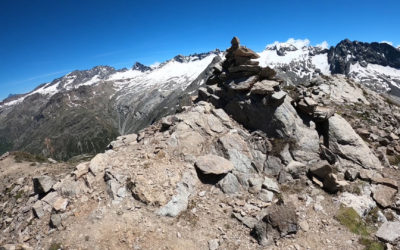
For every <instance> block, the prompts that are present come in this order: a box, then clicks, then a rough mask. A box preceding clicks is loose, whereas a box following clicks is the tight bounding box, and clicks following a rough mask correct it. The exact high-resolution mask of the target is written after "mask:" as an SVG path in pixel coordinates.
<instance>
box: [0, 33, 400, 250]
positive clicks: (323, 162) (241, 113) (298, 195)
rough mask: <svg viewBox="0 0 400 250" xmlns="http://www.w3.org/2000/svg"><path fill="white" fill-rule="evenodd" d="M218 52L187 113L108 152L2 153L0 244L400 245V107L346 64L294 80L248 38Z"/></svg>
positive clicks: (185, 103)
mask: <svg viewBox="0 0 400 250" xmlns="http://www.w3.org/2000/svg"><path fill="white" fill-rule="evenodd" d="M208 59H210V60H212V62H213V63H212V64H211V65H209V66H208V67H207V68H206V69H205V70H203V71H202V73H201V77H198V79H196V80H195V81H193V85H192V87H193V86H194V85H196V86H202V87H200V88H199V89H198V92H197V95H196V94H195V93H193V90H192V91H187V92H184V93H185V94H188V96H186V99H184V100H183V98H182V103H181V104H180V110H179V112H176V113H172V114H170V115H168V116H165V117H163V118H162V119H160V120H156V119H155V121H154V122H152V124H151V125H149V126H147V127H145V128H144V129H142V130H140V131H139V132H138V133H130V134H125V135H121V136H118V137H117V138H116V139H115V140H113V141H112V142H111V143H110V144H109V145H108V146H107V148H106V149H105V151H104V153H99V154H97V155H95V156H94V157H93V158H91V159H81V160H80V161H79V162H78V163H76V164H75V163H72V162H74V161H70V163H68V164H66V163H57V162H55V161H54V160H52V159H47V160H46V159H40V160H42V161H45V162H43V163H34V164H32V163H28V162H25V161H26V160H31V159H32V158H33V157H32V156H29V155H28V156H26V155H24V154H22V155H21V154H18V153H12V154H5V155H2V156H0V169H2V170H3V169H5V170H6V171H0V177H1V179H2V180H3V181H2V185H3V186H0V187H1V189H0V205H1V208H2V210H1V216H0V222H1V223H0V229H1V230H2V237H1V238H0V245H6V247H7V248H9V249H15V248H25V249H29V248H30V246H35V248H39V249H42V248H45V249H48V248H71V249H75V248H93V247H100V248H101V247H107V248H110V249H125V248H127V249H130V248H132V247H133V248H137V249H139V248H144V249H148V248H150V249H152V248H155V249H161V248H165V247H168V248H175V247H176V248H181V247H183V248H185V249H207V248H208V249H213V250H215V249H218V248H220V249H233V248H235V249H257V248H260V246H258V245H257V244H260V245H262V246H264V247H268V248H277V249H292V248H297V249H300V248H301V247H304V248H310V249H322V248H332V249H348V248H356V249H361V248H362V245H361V244H374V245H378V246H379V247H380V248H383V243H382V242H384V243H385V244H386V243H387V244H388V245H387V246H388V247H394V246H396V247H399V246H400V245H399V239H400V232H399V230H398V227H399V224H400V216H399V212H398V211H400V194H399V192H398V189H399V181H400V174H399V172H398V168H399V167H400V165H399V164H400V162H399V159H400V139H399V136H400V130H399V127H400V108H399V107H397V106H395V105H388V102H387V100H386V99H385V98H383V97H382V96H380V95H378V94H376V93H374V92H372V91H370V90H368V89H365V88H363V87H361V86H360V85H358V84H356V83H354V82H352V81H351V80H349V79H348V78H346V77H345V76H341V75H339V76H338V75H334V76H326V75H318V76H315V77H313V78H312V79H310V80H308V81H305V82H304V83H303V84H300V85H297V86H295V85H288V84H287V82H286V81H285V79H282V78H280V76H279V75H278V74H276V73H277V72H276V71H275V70H274V69H272V68H270V67H268V66H261V65H260V63H259V61H257V59H260V58H259V55H258V54H257V53H255V52H254V51H253V50H251V49H249V48H247V47H245V46H243V45H240V42H239V39H238V38H234V39H232V43H231V47H230V48H228V49H227V50H226V52H225V59H224V60H220V59H221V58H218V57H214V58H212V59H211V58H208ZM195 62H198V60H196V61H195ZM171 64H176V63H171ZM208 64H209V62H208ZM179 66H182V64H179ZM183 66H187V65H186V64H184V65H183ZM184 69H185V68H184ZM158 70H162V68H159V69H158ZM124 73H126V72H124ZM130 73H131V72H130ZM137 73H138V72H135V74H137ZM144 75H145V76H146V77H147V75H148V74H144ZM140 76H141V77H142V75H140ZM157 79H159V78H157ZM201 82H204V83H205V85H202V84H201ZM146 83H148V82H146ZM173 84H175V83H173ZM107 86H108V85H105V87H107ZM156 87H157V89H158V88H159V86H156ZM90 92H91V91H90ZM150 92H152V93H154V92H157V91H154V90H153V89H152V91H150ZM189 94H192V96H189ZM142 96H144V97H145V98H150V99H151V100H152V101H154V99H155V98H156V97H157V96H154V95H150V96H145V95H142ZM142 96H141V97H142ZM65 99H67V98H65ZM129 99H132V98H130V97H129ZM107 100H109V99H108V98H107ZM193 100H194V102H192V101H193ZM107 104H108V102H107ZM166 104H168V106H169V104H170V103H168V102H164V101H162V102H160V105H159V106H157V107H159V108H156V109H157V110H161V109H162V108H161V107H165V106H166ZM172 104H173V105H172V107H175V102H173V103H172ZM93 105H102V102H95V103H93ZM142 106H144V105H140V107H142ZM169 107H171V106H169ZM122 108H123V107H121V109H122ZM126 109H129V107H127V108H126ZM104 110H106V108H105V106H103V107H102V108H101V109H100V112H99V113H97V114H96V116H95V117H91V118H92V119H88V120H85V121H84V124H85V125H86V126H88V122H90V121H92V120H98V119H101V118H102V117H101V114H103V113H104ZM121 114H122V112H121V113H120V114H119V115H121ZM134 115H136V116H142V117H145V112H142V113H140V112H139V111H137V112H135V113H134ZM78 118H79V119H78V120H77V121H79V120H80V119H81V118H85V116H81V117H79V116H78ZM145 118H147V117H145ZM38 119H39V120H40V119H44V118H40V117H39V118H38ZM101 121H102V122H105V121H106V119H104V120H101ZM46 143H47V144H48V146H49V149H51V146H52V144H51V140H50V139H48V140H46ZM17 159H18V160H20V161H21V162H16V160H17ZM21 159H22V160H21ZM70 164H73V166H72V169H71V165H70ZM20 169H23V170H24V171H20ZM354 225H357V226H359V227H360V229H359V230H362V232H363V233H362V234H361V235H359V234H355V233H354V232H355V231H354ZM370 226H371V228H373V227H379V230H377V231H376V232H371V231H370V229H369V227H370ZM372 226H373V227H372ZM49 232H51V234H50V233H49ZM358 232H359V231H356V233H358ZM250 237H254V239H255V240H254V239H251V238H250ZM238 239H239V240H238ZM327 239H328V240H327ZM54 242H56V243H54ZM58 242H60V243H58ZM365 242H367V243H365ZM371 242H372V243H371ZM16 243H19V244H16ZM300 245H301V247H300ZM7 248H6V249H7Z"/></svg>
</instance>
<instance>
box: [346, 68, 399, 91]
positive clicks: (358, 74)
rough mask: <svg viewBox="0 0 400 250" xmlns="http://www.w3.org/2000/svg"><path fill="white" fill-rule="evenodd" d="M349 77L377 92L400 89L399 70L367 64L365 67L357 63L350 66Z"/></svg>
mask: <svg viewBox="0 0 400 250" xmlns="http://www.w3.org/2000/svg"><path fill="white" fill-rule="evenodd" d="M349 76H350V77H351V78H353V79H354V80H356V81H359V82H361V83H363V84H364V85H366V86H368V87H371V88H374V89H376V90H378V91H390V90H391V87H396V88H400V69H395V68H392V67H389V66H382V65H378V64H371V63H369V64H368V65H367V66H366V67H363V66H361V65H360V63H359V62H356V63H355V64H352V65H350V72H349Z"/></svg>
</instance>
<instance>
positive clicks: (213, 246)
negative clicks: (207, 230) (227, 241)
mask: <svg viewBox="0 0 400 250" xmlns="http://www.w3.org/2000/svg"><path fill="white" fill-rule="evenodd" d="M218 248H219V241H218V239H213V240H209V241H208V249H210V250H217V249H218Z"/></svg>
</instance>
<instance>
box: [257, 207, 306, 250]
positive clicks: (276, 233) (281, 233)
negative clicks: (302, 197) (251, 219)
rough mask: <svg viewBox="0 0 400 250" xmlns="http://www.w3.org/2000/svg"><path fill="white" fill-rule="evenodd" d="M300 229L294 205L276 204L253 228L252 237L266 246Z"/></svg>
mask: <svg viewBox="0 0 400 250" xmlns="http://www.w3.org/2000/svg"><path fill="white" fill-rule="evenodd" d="M298 229H299V225H298V217H297V214H296V209H295V207H294V205H293V204H292V203H289V204H286V205H276V204H274V205H271V206H269V207H268V208H267V210H266V216H265V217H264V218H263V219H262V220H261V221H259V222H258V223H257V224H256V226H255V227H254V228H253V230H252V235H253V236H254V237H255V238H256V239H257V241H258V243H259V244H261V245H263V246H266V245H269V244H271V243H272V242H274V241H275V240H277V239H279V238H281V237H285V236H286V235H288V234H294V233H296V232H297V230H298Z"/></svg>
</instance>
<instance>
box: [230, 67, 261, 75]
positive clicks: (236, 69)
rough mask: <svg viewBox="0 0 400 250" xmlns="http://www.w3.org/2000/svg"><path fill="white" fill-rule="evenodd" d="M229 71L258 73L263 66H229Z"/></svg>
mask: <svg viewBox="0 0 400 250" xmlns="http://www.w3.org/2000/svg"><path fill="white" fill-rule="evenodd" d="M228 70H229V72H232V73H235V72H242V71H246V72H254V73H258V72H260V70H261V67H260V66H258V65H238V66H231V67H229V69H228Z"/></svg>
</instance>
